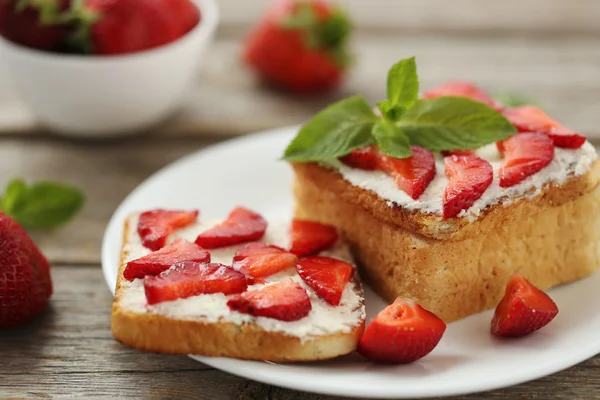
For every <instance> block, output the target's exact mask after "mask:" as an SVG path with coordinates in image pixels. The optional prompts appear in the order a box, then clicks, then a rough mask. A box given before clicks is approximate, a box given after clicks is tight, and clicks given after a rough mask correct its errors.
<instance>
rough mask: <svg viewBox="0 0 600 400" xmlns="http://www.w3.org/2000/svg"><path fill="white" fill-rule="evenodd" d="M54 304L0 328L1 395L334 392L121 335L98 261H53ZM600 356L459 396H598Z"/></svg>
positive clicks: (290, 395)
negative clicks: (267, 379) (294, 385)
mask: <svg viewBox="0 0 600 400" xmlns="http://www.w3.org/2000/svg"><path fill="white" fill-rule="evenodd" d="M53 279H54V283H55V294H54V296H53V298H52V300H51V307H50V308H49V309H48V310H47V311H46V312H45V313H44V314H43V315H42V316H41V317H40V318H39V319H37V320H35V321H34V322H33V323H31V324H29V325H26V326H24V327H21V328H18V329H14V330H8V331H0V398H39V397H44V398H65V397H76V398H81V397H90V398H125V397H135V398H148V397H152V398H178V399H211V400H225V399H240V400H242V399H282V400H284V399H285V400H333V399H335V397H330V396H321V395H316V394H307V393H301V392H297V391H292V390H287V389H281V388H275V387H272V386H269V385H264V384H261V383H256V382H250V381H247V380H245V379H242V378H239V377H235V376H233V375H230V374H227V373H225V372H220V371H216V370H214V369H212V368H210V367H207V366H205V365H203V364H201V363H198V362H196V361H193V360H191V359H189V358H187V357H179V356H166V355H157V354H151V353H144V352H140V351H136V350H132V349H129V348H127V347H125V346H122V345H120V344H118V343H117V342H115V341H114V340H113V339H112V336H111V333H110V326H109V325H110V306H111V295H110V293H109V291H108V289H107V288H106V286H105V285H104V282H103V280H102V276H101V271H100V268H99V267H98V266H55V267H53ZM598 389H600V357H596V358H594V359H591V360H589V361H587V362H584V363H582V364H581V365H579V366H576V367H574V368H571V369H569V370H566V371H563V372H561V373H558V374H556V375H553V376H549V377H546V378H543V379H540V380H537V381H534V382H531V383H527V384H523V385H519V386H516V387H513V388H508V389H503V390H498V391H493V392H488V393H485V394H474V395H471V396H459V397H456V399H469V400H471V399H473V400H474V399H507V398H510V399H517V400H520V399H523V400H524V399H534V398H539V399H554V400H559V399H560V400H566V399H598V398H600V391H599V390H598Z"/></svg>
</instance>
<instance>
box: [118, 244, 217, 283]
mask: <svg viewBox="0 0 600 400" xmlns="http://www.w3.org/2000/svg"><path fill="white" fill-rule="evenodd" d="M180 261H195V262H200V263H203V262H204V263H207V262H210V254H209V253H208V252H207V251H206V250H203V249H201V248H200V247H198V245H196V244H194V243H190V242H188V241H187V240H183V239H177V240H175V241H174V242H173V243H171V244H170V245H168V246H165V247H163V248H162V249H160V250H157V251H155V252H153V253H150V254H148V255H145V256H144V257H141V258H138V259H137V260H133V261H129V262H128V263H127V266H126V267H125V271H123V277H124V278H125V279H127V280H128V281H132V280H134V279H136V278H137V279H141V278H143V277H145V276H147V275H158V274H160V273H161V272H163V271H165V270H167V269H169V268H170V267H171V265H173V264H175V263H177V262H180Z"/></svg>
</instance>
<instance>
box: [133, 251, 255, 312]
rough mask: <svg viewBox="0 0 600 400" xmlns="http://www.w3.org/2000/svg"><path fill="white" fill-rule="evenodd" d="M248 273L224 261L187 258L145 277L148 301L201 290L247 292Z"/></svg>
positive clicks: (206, 291) (186, 294)
mask: <svg viewBox="0 0 600 400" xmlns="http://www.w3.org/2000/svg"><path fill="white" fill-rule="evenodd" d="M247 287H248V286H247V284H246V276H245V275H244V274H242V273H241V272H238V271H236V270H234V269H233V268H231V267H228V266H226V265H223V264H218V263H210V264H207V263H201V262H195V261H183V262H179V263H176V264H175V265H173V266H172V267H171V268H170V269H168V270H166V271H164V272H162V273H161V274H160V275H158V276H147V277H146V278H145V279H144V291H145V293H146V299H147V300H148V304H149V305H152V304H157V303H161V302H164V301H173V300H177V299H185V298H188V297H192V296H198V295H200V294H213V293H223V294H225V295H229V294H237V293H242V292H245V291H246V289H247Z"/></svg>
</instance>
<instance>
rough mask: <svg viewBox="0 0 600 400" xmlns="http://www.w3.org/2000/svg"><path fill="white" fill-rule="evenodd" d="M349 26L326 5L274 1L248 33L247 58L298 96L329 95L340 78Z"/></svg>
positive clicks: (267, 79) (276, 83) (270, 79)
mask: <svg viewBox="0 0 600 400" xmlns="http://www.w3.org/2000/svg"><path fill="white" fill-rule="evenodd" d="M301 14H302V15H304V17H302V15H301ZM307 15H309V17H308V18H306V16H307ZM294 20H295V21H297V22H296V23H294V24H290V23H289V21H294ZM349 26H350V25H349V23H348V21H347V19H346V17H345V16H344V15H343V13H342V12H341V11H340V10H339V9H337V10H336V11H335V12H334V10H333V9H332V6H331V4H329V3H328V2H323V1H311V2H297V1H291V0H286V1H280V2H276V6H274V7H273V9H271V10H270V12H269V13H268V14H267V15H266V17H265V18H264V19H263V20H262V21H261V22H260V23H259V25H258V27H257V28H256V29H254V30H253V32H252V33H251V34H250V36H249V38H248V40H247V43H246V50H245V53H244V59H245V61H246V63H247V64H248V65H249V66H251V67H252V68H253V69H254V70H255V71H256V72H257V73H258V75H259V76H260V77H261V78H262V80H264V81H265V82H268V83H270V84H272V85H274V86H277V87H280V88H282V89H288V90H290V91H292V92H297V93H311V92H321V91H325V90H328V89H330V88H333V87H335V86H337V85H339V83H340V82H341V80H342V77H343V72H344V70H345V66H346V63H345V62H343V60H344V59H345V58H347V57H346V49H345V46H344V44H345V43H346V38H347V36H348V33H349Z"/></svg>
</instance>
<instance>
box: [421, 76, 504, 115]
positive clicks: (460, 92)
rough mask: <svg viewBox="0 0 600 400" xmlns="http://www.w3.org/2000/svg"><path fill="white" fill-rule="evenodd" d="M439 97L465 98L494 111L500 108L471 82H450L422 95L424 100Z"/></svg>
mask: <svg viewBox="0 0 600 400" xmlns="http://www.w3.org/2000/svg"><path fill="white" fill-rule="evenodd" d="M441 96H455V97H467V98H469V99H471V100H475V101H479V102H480V103H484V104H487V105H488V106H490V107H494V108H496V109H500V108H501V106H500V105H499V104H498V103H496V101H495V100H494V99H492V98H491V97H490V96H489V95H488V94H487V93H486V92H485V91H483V90H482V89H481V88H480V87H478V86H476V85H475V84H473V83H471V82H461V81H450V82H446V83H443V84H441V85H439V86H436V87H435V88H433V89H431V90H430V91H428V92H425V93H424V94H423V98H424V99H435V98H436V97H441Z"/></svg>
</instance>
